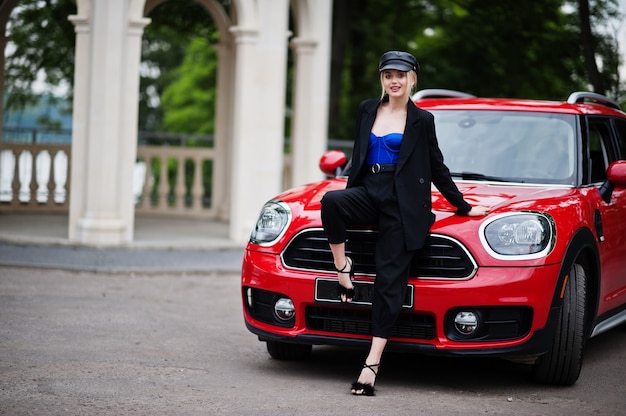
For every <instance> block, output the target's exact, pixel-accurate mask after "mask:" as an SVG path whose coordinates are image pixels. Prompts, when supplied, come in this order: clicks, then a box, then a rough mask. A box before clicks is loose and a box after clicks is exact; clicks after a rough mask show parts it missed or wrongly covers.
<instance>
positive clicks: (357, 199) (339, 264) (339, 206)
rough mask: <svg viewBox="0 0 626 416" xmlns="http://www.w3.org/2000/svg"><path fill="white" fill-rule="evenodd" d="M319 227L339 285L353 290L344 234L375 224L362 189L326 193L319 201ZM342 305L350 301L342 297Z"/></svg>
mask: <svg viewBox="0 0 626 416" xmlns="http://www.w3.org/2000/svg"><path fill="white" fill-rule="evenodd" d="M321 203H322V211H321V216H322V225H323V226H324V231H325V232H326V237H327V238H328V243H329V247H330V251H331V253H332V255H333V262H334V264H335V268H336V269H337V270H338V273H337V275H338V278H339V284H340V285H341V286H342V287H344V288H346V289H351V288H353V285H352V282H351V280H350V271H352V269H353V267H354V264H353V259H349V258H348V256H346V243H345V242H346V237H347V234H346V230H347V228H348V226H349V225H350V224H375V223H376V221H377V217H376V211H375V210H374V209H373V203H372V201H371V199H370V198H369V197H368V195H367V193H366V192H365V189H364V188H362V187H354V188H348V189H343V190H338V191H330V192H327V193H326V194H325V195H324V197H323V198H322V201H321ZM341 300H342V301H343V302H350V301H352V299H351V298H349V297H347V296H346V295H345V294H342V295H341Z"/></svg>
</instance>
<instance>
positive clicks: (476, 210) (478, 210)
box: [467, 205, 489, 217]
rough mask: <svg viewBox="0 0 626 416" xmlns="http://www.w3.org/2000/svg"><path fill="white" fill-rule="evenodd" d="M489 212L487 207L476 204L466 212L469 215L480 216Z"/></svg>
mask: <svg viewBox="0 0 626 416" xmlns="http://www.w3.org/2000/svg"><path fill="white" fill-rule="evenodd" d="M487 214H489V208H487V207H483V206H480V205H477V206H475V207H472V209H471V210H470V211H469V212H468V213H467V215H468V216H470V217H480V216H485V215H487Z"/></svg>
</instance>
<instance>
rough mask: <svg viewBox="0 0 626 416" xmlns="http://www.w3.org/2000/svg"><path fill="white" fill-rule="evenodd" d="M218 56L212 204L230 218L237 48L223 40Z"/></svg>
mask: <svg viewBox="0 0 626 416" xmlns="http://www.w3.org/2000/svg"><path fill="white" fill-rule="evenodd" d="M215 50H216V51H217V57H218V69H217V105H216V106H215V108H216V114H215V158H214V159H213V183H212V195H211V199H212V201H211V205H212V207H211V208H212V210H213V213H214V215H215V218H217V219H220V220H228V219H229V216H230V199H229V190H230V187H231V166H230V163H229V161H231V160H232V157H233V155H232V153H233V151H232V142H233V129H232V125H233V111H234V108H233V107H234V103H233V84H234V80H233V71H232V68H233V67H234V57H233V47H232V45H231V44H230V43H226V42H224V41H220V43H219V44H217V45H215Z"/></svg>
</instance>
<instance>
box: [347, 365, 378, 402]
mask: <svg viewBox="0 0 626 416" xmlns="http://www.w3.org/2000/svg"><path fill="white" fill-rule="evenodd" d="M372 367H378V368H379V369H380V363H376V364H363V368H369V369H370V370H371V372H372V373H374V377H376V376H378V371H376V370H374V369H373V368H372ZM375 391H376V389H374V384H369V383H359V381H358V379H357V381H355V382H354V383H352V394H353V395H355V396H375V395H376V393H375ZM359 392H360V393H359Z"/></svg>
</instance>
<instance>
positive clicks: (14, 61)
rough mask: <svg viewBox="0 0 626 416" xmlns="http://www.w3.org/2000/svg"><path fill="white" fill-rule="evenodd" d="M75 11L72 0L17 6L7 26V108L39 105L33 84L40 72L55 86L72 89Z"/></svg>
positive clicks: (25, 2)
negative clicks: (71, 20) (73, 21)
mask: <svg viewBox="0 0 626 416" xmlns="http://www.w3.org/2000/svg"><path fill="white" fill-rule="evenodd" d="M75 13H76V5H75V4H74V2H73V1H72V0H22V1H21V2H20V4H19V7H17V8H15V9H14V11H13V13H12V14H11V17H10V19H9V22H8V25H7V32H8V34H9V40H10V44H11V47H9V48H8V49H7V51H8V54H7V57H6V66H5V84H4V85H5V87H4V88H5V91H4V92H5V97H6V100H5V104H4V105H5V108H7V109H16V110H23V109H24V108H25V107H26V106H28V105H34V104H36V103H37V101H38V98H37V97H36V95H35V92H34V91H33V83H34V82H35V81H36V79H37V76H38V75H39V74H40V73H43V74H45V79H46V82H47V83H48V84H50V85H51V86H59V85H65V86H67V87H69V88H70V89H71V85H72V84H73V80H74V46H75V43H76V41H75V39H76V35H75V31H74V26H73V25H72V23H71V22H70V21H69V20H68V16H69V15H72V14H75ZM70 94H71V91H70Z"/></svg>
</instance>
